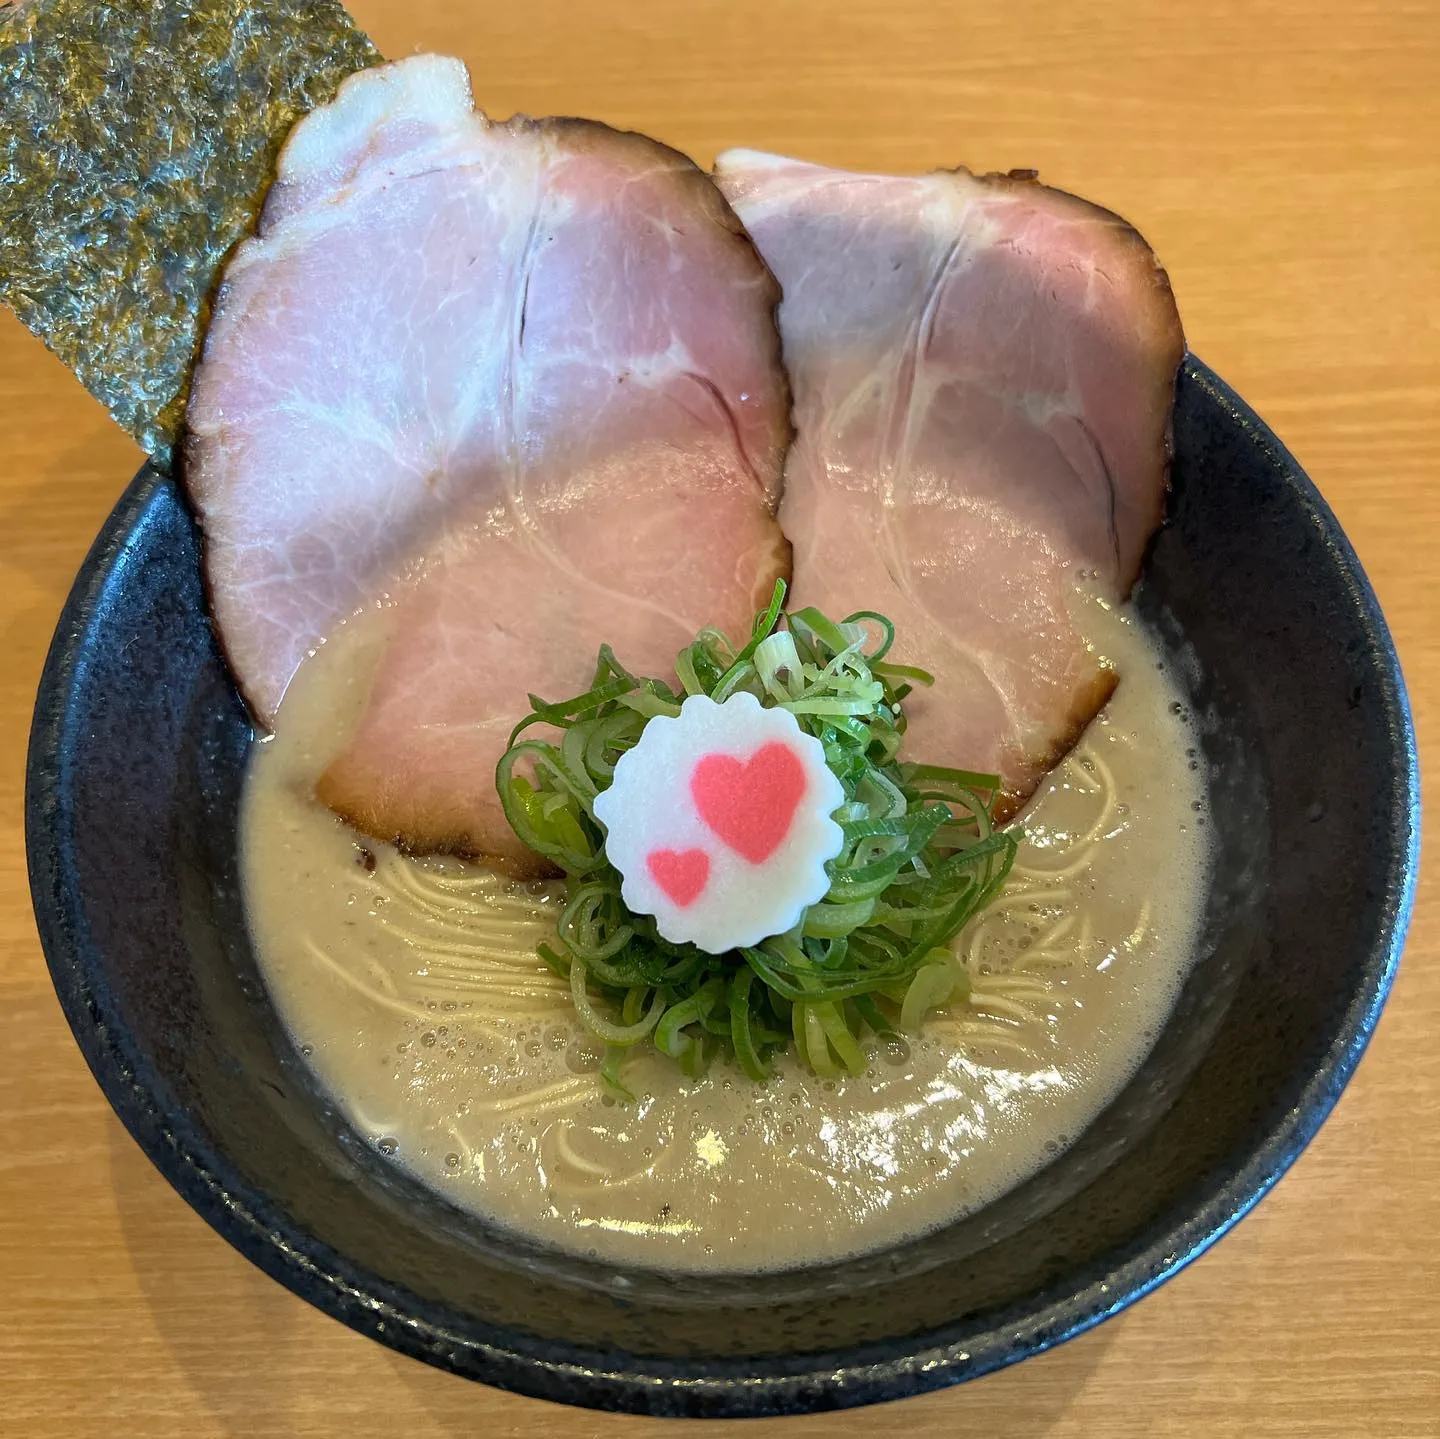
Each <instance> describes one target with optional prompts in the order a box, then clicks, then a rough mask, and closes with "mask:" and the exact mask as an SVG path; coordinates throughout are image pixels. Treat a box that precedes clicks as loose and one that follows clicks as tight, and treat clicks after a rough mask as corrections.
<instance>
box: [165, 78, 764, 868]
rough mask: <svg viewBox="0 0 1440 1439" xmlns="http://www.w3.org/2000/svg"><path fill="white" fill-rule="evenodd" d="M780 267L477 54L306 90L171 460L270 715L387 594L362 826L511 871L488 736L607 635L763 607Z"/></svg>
mask: <svg viewBox="0 0 1440 1439" xmlns="http://www.w3.org/2000/svg"><path fill="white" fill-rule="evenodd" d="M778 298H779V293H778V290H777V288H776V286H775V282H774V280H773V278H772V277H771V275H770V274H769V272H768V270H767V269H766V268H765V266H764V264H763V263H762V262H761V261H760V259H759V257H758V255H757V254H756V252H755V249H754V247H753V246H752V245H751V243H750V241H749V240H748V238H747V237H746V236H745V234H744V232H743V230H742V229H741V227H740V225H739V223H738V221H737V220H736V219H735V216H734V213H733V212H732V211H731V210H730V208H729V206H728V205H727V204H726V202H725V200H724V199H723V197H722V196H721V194H720V192H719V191H718V189H716V187H715V186H714V184H713V183H712V181H711V180H710V178H709V177H708V176H706V175H705V174H703V173H702V172H701V171H699V170H698V169H696V167H695V166H694V165H693V164H692V163H691V162H690V161H689V160H687V159H685V158H684V157H683V156H681V155H679V154H677V153H676V152H675V151H673V150H670V149H667V148H666V147H664V146H662V145H659V144H657V143H656V142H654V141H652V140H649V139H646V138H645V137H643V136H640V135H634V134H622V133H618V132H616V131H614V130H611V129H608V128H607V127H605V126H603V125H600V124H595V123H591V122H587V121H579V120H541V121H532V120H529V119H525V118H517V119H514V120H511V121H510V122H508V123H506V124H492V123H491V122H490V121H488V120H487V119H485V117H484V116H483V115H481V114H479V113H477V112H476V111H475V110H474V109H473V106H472V102H471V98H470V91H469V85H468V81H467V77H466V74H465V71H464V67H463V66H462V65H461V64H460V63H459V62H458V61H455V60H450V59H446V58H442V57H439V56H417V57H415V58H413V59H409V60H405V61H402V62H400V63H398V64H394V65H387V66H382V67H379V68H376V69H373V70H369V71H365V72H362V73H360V74H358V75H356V76H354V77H352V78H351V79H349V80H347V81H346V82H345V84H344V85H342V86H341V88H340V91H339V93H338V95H337V96H336V98H335V100H334V101H333V102H332V103H331V104H329V105H326V106H323V107H321V108H320V109H318V110H316V111H314V112H313V113H312V114H310V115H309V116H307V117H306V118H305V119H303V120H302V121H301V122H300V123H299V124H298V125H297V126H296V128H295V130H294V131H293V132H292V134H291V136H290V138H289V140H288V141H287V143H286V146H285V148H284V150H283V152H282V154H281V157H280V161H279V173H278V179H277V183H276V184H275V185H274V186H273V187H272V189H271V192H270V194H269V196H268V198H267V201H266V204H265V208H264V212H263V215H262V218H261V222H260V226H259V230H258V233H257V234H256V236H255V237H254V238H252V239H249V240H247V241H245V242H244V243H243V244H242V245H241V246H240V247H239V248H238V250H237V252H236V254H235V256H234V258H233V259H232V261H231V263H230V264H229V266H228V268H227V271H226V273H225V276H224V282H223V285H222V288H221V290H220V292H219V295H218V298H217V303H216V309H215V315H214V319H213V321H212V323H211V327H210V331H209V334H208V337H207V340H206V345H205V350H204V355H203V358H202V362H201V363H200V365H199V366H198V369H197V372H196V375H195V380H194V386H193V391H192V397H191V401H190V408H189V414H188V423H189V439H188V446H187V451H186V470H185V474H186V480H187V483H188V487H189V490H190V494H191V496H192V498H193V503H194V505H195V508H196V510H197V512H198V515H199V518H200V521H201V524H202V526H203V530H204V535H205V563H206V570H207V576H208V581H209V586H210V591H211V600H212V607H213V613H214V617H215V620H216V623H217V627H218V631H219V634H220V637H221V640H222V643H223V645H224V648H225V651H226V654H227V656H228V658H229V660H230V663H231V666H232V668H233V670H234V673H235V676H236V678H237V681H238V683H239V685H240V687H241V689H242V691H243V693H244V694H245V696H246V698H247V699H248V701H249V703H250V705H251V707H252V709H253V710H254V711H255V713H256V715H257V716H258V718H259V719H260V720H261V721H263V722H264V723H265V724H267V725H270V724H272V723H273V722H274V721H275V717H276V712H277V710H278V709H279V707H280V704H281V700H282V697H283V696H284V694H285V690H286V687H287V685H288V684H289V683H290V680H291V678H292V677H293V675H294V673H295V671H296V669H297V667H298V666H299V665H300V663H301V662H302V660H304V659H305V657H306V656H307V655H308V654H309V653H311V652H312V651H313V650H314V649H315V647H316V646H317V645H319V644H321V643H322V642H324V641H325V639H326V638H327V637H328V636H330V635H331V634H332V633H333V632H334V631H335V629H336V626H337V625H339V624H341V623H342V622H343V621H345V620H346V619H347V618H348V617H350V616H353V615H355V614H357V613H359V612H361V611H364V610H367V609H369V608H372V607H374V606H376V605H380V604H383V605H386V606H388V607H390V609H391V610H392V613H391V614H390V615H389V616H388V635H389V638H388V642H387V645H386V648H385V651H384V653H383V655H382V657H381V658H380V660H379V663H378V667H377V669H376V671H375V673H374V678H373V682H372V684H371V688H370V692H369V696H368V701H367V703H366V706H365V709H364V713H363V716H362V718H361V719H360V721H359V724H358V728H357V729H356V730H355V731H354V733H353V734H352V735H351V736H350V737H349V740H348V743H347V744H346V745H345V747H344V749H343V751H342V752H341V753H340V755H339V757H338V758H337V759H336V760H335V761H334V762H333V763H332V764H331V766H330V768H329V769H328V771H327V772H326V773H325V774H324V776H323V778H322V781H321V784H320V786H319V790H320V794H321V796H322V798H323V799H324V800H325V801H326V802H327V803H329V804H330V805H331V806H333V807H334V808H335V809H336V810H337V811H339V812H340V813H341V814H343V815H345V816H346V817H348V818H349V819H351V820H352V821H353V822H354V823H356V824H357V825H359V826H360V827H361V828H362V829H364V830H366V831H367V832H369V833H371V834H374V835H376V836H379V837H381V838H385V839H392V840H396V841H398V842H399V843H401V844H402V845H404V846H407V847H408V848H410V849H413V850H417V851H425V850H447V851H453V852H457V853H467V854H484V855H490V856H493V857H495V858H497V859H499V860H501V861H508V862H509V863H510V865H511V867H512V868H513V869H515V870H516V871H522V872H523V871H524V870H525V868H526V865H527V855H526V852H525V851H523V850H522V849H521V848H520V847H519V845H518V841H516V840H515V838H514V836H513V835H512V833H511V832H510V829H509V827H508V825H507V824H506V823H505V820H504V817H503V815H502V813H501V811H500V808H499V804H498V801H497V798H496V795H495V788H494V772H495V764H496V761H497V760H498V758H499V756H500V754H501V753H502V751H503V748H504V745H505V740H506V736H507V735H508V733H509V731H510V729H511V727H512V726H513V725H514V724H515V722H516V721H517V720H518V719H520V718H521V717H522V716H523V715H524V714H525V713H526V712H527V710H528V702H527V698H526V697H527V694H529V693H532V692H533V693H536V694H540V695H543V696H545V697H546V698H551V699H558V698H562V697H565V696H568V695H570V694H574V693H577V692H579V691H581V690H583V689H584V688H585V687H586V686H587V685H588V683H589V680H590V675H591V673H592V671H593V666H594V662H595V654H596V650H597V648H598V647H599V645H600V644H601V643H602V642H608V643H610V644H612V645H613V646H614V647H615V650H616V652H617V653H618V654H619V655H620V656H621V657H622V658H623V659H624V660H625V661H626V662H627V663H629V664H631V665H634V666H637V667H638V668H639V669H641V670H642V671H647V672H651V673H666V672H668V671H669V668H670V666H671V664H672V663H673V660H674V657H675V654H676V652H677V651H678V650H679V649H680V647H681V646H682V645H684V644H685V643H687V642H688V641H689V640H690V639H692V638H693V637H694V633H695V630H696V629H697V628H699V627H700V626H702V625H705V624H719V625H721V626H724V627H727V628H728V629H729V630H730V631H731V632H732V633H734V634H737V635H744V634H746V633H747V632H748V628H749V625H750V622H751V620H752V618H753V614H754V611H755V609H756V608H757V607H760V606H761V605H762V604H763V602H764V599H765V598H766V597H768V594H769V591H770V589H771V587H772V585H773V582H774V580H775V578H776V576H777V575H778V574H783V573H786V572H788V547H787V546H786V544H785V542H784V539H783V536H782V535H781V532H780V530H779V527H778V525H777V523H776V521H775V518H774V508H775V503H776V498H777V495H778V490H779V480H780V474H781V469H782V465H783V461H784V453H785V448H786V445H787V443H788V440H789V433H790V430H789V404H790V402H789V392H788V388H787V384H786V380H785V376H784V372H783V370H782V367H781V364H780V354H779V338H778V335H777V332H776V329H775V322H774V310H775V306H776V303H777V301H778Z"/></svg>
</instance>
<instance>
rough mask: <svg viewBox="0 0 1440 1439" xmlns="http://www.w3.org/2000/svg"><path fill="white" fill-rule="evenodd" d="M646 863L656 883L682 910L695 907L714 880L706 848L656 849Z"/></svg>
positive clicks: (651, 852) (647, 857)
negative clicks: (711, 880) (707, 885)
mask: <svg viewBox="0 0 1440 1439" xmlns="http://www.w3.org/2000/svg"><path fill="white" fill-rule="evenodd" d="M645 864H646V867H647V868H648V869H649V871H650V873H651V875H652V876H653V878H654V880H655V883H656V884H658V885H659V886H660V888H661V889H663V890H664V891H665V893H666V894H667V895H668V896H669V897H670V899H671V901H672V902H673V903H675V904H678V905H679V906H680V908H681V909H684V908H685V907H686V906H687V905H689V904H693V903H694V902H695V900H696V899H697V898H698V897H699V895H700V893H701V891H702V890H703V889H704V888H705V884H706V881H707V880H708V879H709V878H710V856H709V855H708V854H706V853H705V851H704V850H703V849H654V850H651V851H650V853H649V854H648V855H646V856H645Z"/></svg>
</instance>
